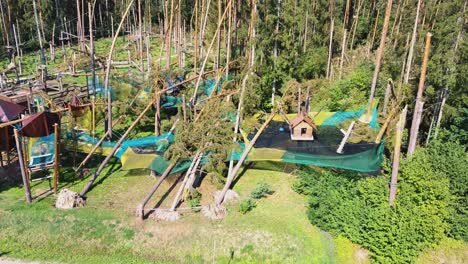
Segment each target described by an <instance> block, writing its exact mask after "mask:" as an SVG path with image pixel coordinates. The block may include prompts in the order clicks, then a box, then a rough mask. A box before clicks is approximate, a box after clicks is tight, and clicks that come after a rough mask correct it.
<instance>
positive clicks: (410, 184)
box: [294, 149, 455, 263]
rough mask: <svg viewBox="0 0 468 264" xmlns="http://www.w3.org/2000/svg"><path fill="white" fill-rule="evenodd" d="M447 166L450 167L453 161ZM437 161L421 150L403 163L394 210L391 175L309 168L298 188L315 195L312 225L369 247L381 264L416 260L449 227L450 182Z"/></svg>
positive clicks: (312, 198)
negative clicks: (389, 198) (389, 187)
mask: <svg viewBox="0 0 468 264" xmlns="http://www.w3.org/2000/svg"><path fill="white" fill-rule="evenodd" d="M440 154H441V153H440V151H439V154H438V155H440ZM452 157H453V155H452ZM453 158H455V157H453ZM448 159H449V158H448ZM444 162H446V165H444V166H447V168H450V161H449V160H446V161H444ZM433 163H434V164H433ZM436 163H440V161H438V158H434V156H433V154H432V153H430V151H428V150H422V149H420V150H418V151H417V152H416V153H415V154H413V156H412V157H411V158H410V159H407V160H404V161H403V162H402V164H401V166H400V174H399V183H398V193H397V199H396V204H395V207H394V208H390V207H389V205H388V193H389V190H388V185H389V180H390V177H389V175H382V176H378V177H372V178H371V177H368V178H364V177H363V176H362V175H359V174H357V173H352V172H340V173H336V172H331V171H323V172H322V173H318V172H312V173H310V169H308V170H302V171H301V173H300V175H299V182H298V183H296V184H295V186H294V188H295V190H296V191H298V192H299V193H304V194H309V195H310V200H309V210H308V217H309V219H310V221H311V222H312V223H313V224H315V225H317V226H319V227H320V228H322V229H325V230H327V231H330V232H331V233H333V234H334V235H343V236H345V237H347V238H349V239H350V240H351V241H353V242H355V243H358V244H360V245H362V246H363V247H365V248H367V249H369V251H371V253H372V258H373V260H374V261H375V262H376V263H408V262H414V261H415V259H416V257H417V256H418V255H419V254H420V252H421V251H422V250H424V249H425V248H428V247H432V246H434V245H436V244H437V243H438V242H439V241H440V240H441V239H442V238H443V237H444V236H445V232H446V230H447V229H448V223H447V218H448V217H449V212H450V211H449V201H450V193H449V181H448V178H447V174H446V173H444V172H443V169H442V168H436V167H437V166H440V164H439V165H436ZM452 164H454V163H452Z"/></svg>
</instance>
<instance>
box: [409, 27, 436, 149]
mask: <svg viewBox="0 0 468 264" xmlns="http://www.w3.org/2000/svg"><path fill="white" fill-rule="evenodd" d="M431 37H432V34H431V33H430V32H428V33H427V35H426V46H425V48H424V58H423V63H422V66H421V77H420V78H419V86H418V93H417V95H416V104H415V109H414V114H413V121H412V122H411V131H410V138H409V143H408V155H411V154H413V152H414V150H415V149H416V142H417V140H418V132H419V125H420V122H421V115H422V110H423V104H424V102H423V101H422V100H423V92H424V82H425V81H426V70H427V63H428V61H429V50H430V48H431Z"/></svg>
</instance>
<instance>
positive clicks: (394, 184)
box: [388, 106, 407, 206]
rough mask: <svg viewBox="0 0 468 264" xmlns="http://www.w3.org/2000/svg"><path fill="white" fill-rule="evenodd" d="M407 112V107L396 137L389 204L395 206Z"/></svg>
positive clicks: (402, 115) (401, 117) (398, 125)
mask: <svg viewBox="0 0 468 264" xmlns="http://www.w3.org/2000/svg"><path fill="white" fill-rule="evenodd" d="M406 112H407V106H405V108H404V109H403V111H402V112H401V114H400V119H399V120H398V123H397V128H396V129H397V131H396V135H395V146H394V150H393V165H392V178H391V180H390V196H389V198H388V203H389V204H390V206H393V205H394V203H395V197H396V190H397V181H398V168H399V167H400V153H401V139H402V137H403V130H404V129H405V123H406Z"/></svg>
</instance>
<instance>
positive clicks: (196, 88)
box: [190, 0, 232, 110]
mask: <svg viewBox="0 0 468 264" xmlns="http://www.w3.org/2000/svg"><path fill="white" fill-rule="evenodd" d="M231 1H232V0H229V1H228V3H227V6H226V8H225V10H224V13H223V16H222V17H221V20H220V21H218V27H217V28H216V31H215V35H214V36H213V39H212V40H211V43H210V46H209V47H208V50H207V53H206V56H205V60H204V61H203V64H202V66H201V69H200V75H199V76H198V79H197V83H196V84H195V90H194V92H193V95H192V98H190V102H191V104H192V105H195V102H196V98H197V92H198V87H199V85H200V81H201V77H202V75H203V71H204V70H205V66H206V62H207V61H208V57H209V55H210V52H211V49H212V48H213V44H214V41H215V39H216V37H217V34H220V32H219V29H220V28H221V23H222V22H223V20H224V17H225V16H226V13H227V10H228V8H229V6H230V5H231ZM194 110H195V107H194Z"/></svg>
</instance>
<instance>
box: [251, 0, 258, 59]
mask: <svg viewBox="0 0 468 264" xmlns="http://www.w3.org/2000/svg"><path fill="white" fill-rule="evenodd" d="M251 1H252V6H253V7H252V14H251V18H250V21H251V29H250V30H251V34H250V45H251V51H250V67H253V66H254V64H255V17H256V13H257V3H256V2H255V1H256V0H251Z"/></svg>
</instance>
